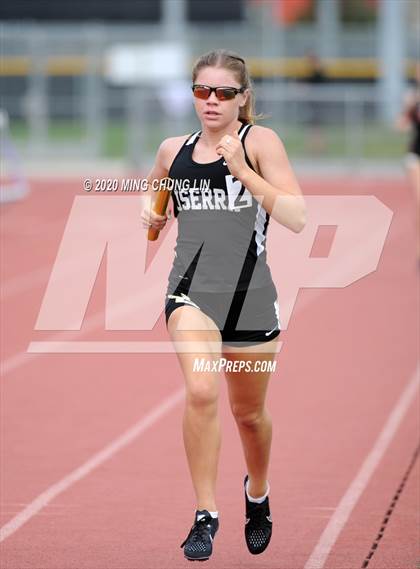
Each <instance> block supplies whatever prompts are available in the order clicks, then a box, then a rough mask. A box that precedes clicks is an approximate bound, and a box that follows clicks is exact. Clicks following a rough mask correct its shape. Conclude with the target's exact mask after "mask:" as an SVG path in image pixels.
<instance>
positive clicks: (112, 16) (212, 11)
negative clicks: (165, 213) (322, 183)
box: [0, 0, 420, 169]
mask: <svg viewBox="0 0 420 569" xmlns="http://www.w3.org/2000/svg"><path fill="white" fill-rule="evenodd" d="M0 21H1V67H0V78H1V104H0V106H1V108H3V109H4V110H5V111H7V113H8V115H9V118H10V133H11V137H12V139H13V141H14V142H15V144H17V146H18V148H19V151H20V152H21V154H22V156H23V157H24V159H25V160H26V161H31V160H37V161H42V160H49V161H50V162H51V167H53V164H54V163H55V161H56V160H60V159H63V160H70V161H71V160H73V161H74V160H80V159H89V160H96V159H98V160H100V159H107V160H118V161H122V162H123V163H124V164H127V165H129V166H130V167H136V168H141V169H143V168H145V167H148V166H149V165H150V162H151V160H152V159H153V156H154V154H155V152H156V150H157V146H158V144H159V143H160V141H161V140H162V139H163V138H164V137H166V136H175V135H179V134H184V133H187V132H190V131H191V130H193V129H196V128H197V126H198V123H197V120H196V118H195V115H194V110H193V105H192V98H191V91H190V77H189V70H190V67H191V64H192V62H193V61H194V59H195V58H196V57H197V56H199V55H200V54H202V53H203V52H205V51H207V50H210V49H214V48H219V47H224V48H228V49H233V50H235V51H237V52H239V53H240V54H241V55H242V56H244V57H245V58H246V59H247V61H248V62H249V65H250V69H251V72H252V75H253V78H254V83H255V90H256V97H257V111H258V112H261V113H264V115H266V116H267V119H265V120H262V121H261V124H267V125H269V126H271V127H272V128H274V129H275V130H276V131H277V132H278V134H279V135H280V136H281V138H282V139H283V141H284V143H285V145H286V148H287V150H288V152H289V154H290V156H291V157H292V158H298V159H299V158H302V157H306V158H311V157H313V156H314V155H315V156H317V157H319V158H320V159H323V158H325V159H328V160H332V159H335V160H341V161H342V160H345V161H346V160H351V162H352V164H354V161H355V160H356V161H360V160H382V159H383V160H387V161H389V160H392V159H395V160H397V159H399V158H400V157H401V155H402V154H403V153H404V148H405V135H404V134H401V133H397V132H395V130H394V129H393V121H394V119H395V115H396V113H397V112H398V110H399V108H400V106H401V99H402V94H403V91H404V89H405V85H406V83H407V82H410V81H412V80H413V78H414V68H415V61H416V60H417V59H419V58H420V53H419V37H420V8H419V3H418V2H417V0H230V1H229V2H225V1H224V0H211V1H210V0H120V1H119V2H111V1H109V0H72V1H70V0H60V1H57V0H44V1H43V2H41V3H39V2H31V1H29V0H26V1H20V2H12V1H11V0H4V2H3V3H2V5H1V7H0ZM157 42H159V44H160V45H161V46H162V47H165V46H167V47H169V48H170V47H171V46H175V47H179V49H180V50H181V51H182V52H183V53H184V54H186V58H185V62H186V64H185V66H184V68H183V69H182V71H181V70H180V72H179V73H178V76H173V77H172V78H169V79H165V72H167V71H168V67H169V66H168V62H167V61H165V56H164V53H163V52H162V57H161V58H160V60H159V54H157V57H158V60H157V61H158V62H159V63H157V61H156V60H154V61H150V62H149V63H148V64H147V63H145V61H144V58H140V59H143V61H141V62H139V65H138V68H137V70H136V71H135V72H134V74H132V77H131V78H130V76H129V75H130V74H129V72H128V75H127V76H126V77H125V78H124V77H123V78H121V77H117V76H116V74H115V61H114V64H112V61H113V60H112V54H115V50H116V49H119V48H122V47H124V48H125V49H126V52H127V51H129V50H130V49H131V48H133V54H135V53H137V54H138V53H141V50H142V49H144V50H147V49H148V48H149V47H150V46H151V45H154V46H156V44H157ZM136 50H137V51H136ZM133 57H134V55H133ZM119 61H120V60H119ZM134 61H135V60H134ZM148 66H150V67H153V68H154V69H155V70H161V71H163V73H164V74H163V75H162V76H160V75H159V73H157V74H156V77H155V78H150V77H149V76H148V70H147V67H148ZM143 72H144V73H143ZM149 72H150V69H149ZM149 75H150V73H149Z"/></svg>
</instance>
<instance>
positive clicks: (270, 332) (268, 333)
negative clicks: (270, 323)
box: [265, 326, 278, 336]
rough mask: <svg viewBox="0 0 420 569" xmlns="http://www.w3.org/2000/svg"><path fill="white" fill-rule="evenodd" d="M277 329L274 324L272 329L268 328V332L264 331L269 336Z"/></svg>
mask: <svg viewBox="0 0 420 569" xmlns="http://www.w3.org/2000/svg"><path fill="white" fill-rule="evenodd" d="M277 329H278V328H277V326H275V327H274V328H273V329H272V330H270V331H269V332H266V333H265V335H266V336H269V335H270V334H272V333H273V332H274V331H275V330H277Z"/></svg>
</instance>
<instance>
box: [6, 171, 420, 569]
mask: <svg viewBox="0 0 420 569" xmlns="http://www.w3.org/2000/svg"><path fill="white" fill-rule="evenodd" d="M302 187H303V189H304V192H305V194H317V195H318V194H337V193H338V192H339V193H340V194H352V195H356V194H360V195H375V196H376V197H377V198H378V199H380V200H381V201H382V202H383V203H385V204H386V205H387V206H388V207H389V208H390V209H391V210H392V211H393V212H394V216H393V219H392V224H391V227H390V230H389V233H388V236H387V239H386V242H385V247H384V250H383V253H382V255H381V258H380V262H379V265H378V268H377V270H376V271H375V272H374V273H372V274H370V275H368V276H366V277H364V278H362V279H360V280H358V281H357V282H355V283H354V284H352V285H351V286H348V287H345V288H342V289H336V288H325V289H321V290H315V289H306V290H303V291H301V292H300V293H299V297H298V299H297V303H296V305H295V307H294V312H293V314H292V318H291V320H290V323H289V326H288V329H287V330H285V331H283V332H282V334H281V339H282V341H283V346H282V350H281V352H280V353H279V354H278V356H277V361H278V364H277V370H276V373H275V374H274V375H273V376H272V379H271V384H270V389H269V397H268V408H269V411H270V413H271V415H272V417H273V427H274V433H273V435H274V437H273V447H272V462H271V469H270V484H271V489H272V490H271V498H270V500H271V507H272V516H273V520H274V530H273V539H272V542H271V544H270V547H269V549H268V550H267V551H266V552H265V553H264V554H263V555H261V556H258V557H253V556H250V555H249V553H248V552H247V550H246V546H245V543H244V538H243V521H244V511H243V490H242V480H243V476H244V473H245V465H244V461H243V458H242V452H241V448H240V441H239V437H238V435H237V432H236V428H235V425H234V422H233V420H232V417H231V415H230V411H229V409H228V405H227V398H226V392H225V390H224V389H223V391H222V394H221V401H220V414H221V420H222V427H223V442H222V453H221V460H220V466H219V479H218V494H217V504H218V509H219V515H220V523H221V526H220V531H219V533H218V535H217V537H216V539H215V551H214V554H213V557H212V559H211V560H210V561H209V562H208V566H209V567H210V566H211V567H214V568H217V569H225V568H229V569H230V568H232V569H235V568H241V569H244V568H251V567H257V568H261V569H262V568H264V569H304V568H305V567H306V569H309V567H315V566H316V565H308V560H309V559H310V558H311V555H312V553H313V552H314V550H315V547H316V546H317V544H318V542H319V540H320V538H321V535H322V533H323V531H324V529H325V528H326V527H327V524H328V523H329V521H330V520H331V518H332V516H333V514H334V512H335V511H336V512H340V511H342V504H341V505H340V501H341V500H342V498H343V496H345V495H346V493H347V495H348V492H349V488H351V485H352V483H353V482H354V480H355V479H356V478H357V476H358V474H360V469H361V468H362V467H363V465H366V461H367V460H368V458H369V456H370V457H371V458H372V456H373V455H372V454H371V453H372V450H373V449H376V450H377V449H378V447H377V444H378V437H379V436H380V434H381V432H384V431H383V429H385V431H386V433H388V443H389V444H386V445H385V446H383V451H384V452H383V455H380V456H379V458H378V459H377V462H376V463H375V465H374V467H373V469H372V471H371V475H370V476H368V478H367V480H365V482H366V483H365V485H364V486H363V487H362V488H359V490H360V492H359V493H360V496H359V497H356V498H355V493H354V491H353V493H352V494H351V493H350V500H353V505H352V507H351V508H350V512H349V517H348V519H346V520H344V522H343V523H342V526H341V527H340V530H339V531H338V535H337V539H336V540H335V541H334V543H332V544H331V546H330V547H329V549H328V552H327V555H326V560H325V562H324V561H322V563H321V564H319V565H317V566H319V567H321V566H323V567H325V568H328V569H359V568H361V567H362V566H363V563H364V560H365V558H366V557H367V555H368V554H369V552H370V550H371V547H372V544H373V543H374V542H375V540H376V538H377V535H378V532H379V531H380V529H381V526H382V525H383V521H384V518H385V516H386V513H387V510H389V508H390V506H391V503H392V500H393V497H394V495H395V494H396V492H397V490H398V488H399V486H400V484H401V482H402V481H403V478H404V475H405V473H406V472H407V469H408V468H409V466H410V461H412V458H413V455H414V453H415V450H416V448H417V444H418V442H417V439H418V434H419V414H418V391H417V395H416V396H414V397H413V396H410V397H409V396H408V395H407V393H408V392H407V391H406V388H407V386H408V385H411V387H413V377H414V373H415V371H416V368H417V360H418V348H417V345H418V344H417V342H418V340H419V334H418V308H419V307H418V297H417V292H418V271H417V266H416V260H415V223H414V212H413V199H412V196H411V194H410V192H409V190H408V188H407V186H406V183H405V180H404V179H403V178H395V179H381V180H378V179H376V180H370V179H361V178H360V179H357V178H355V179H353V180H348V179H338V178H335V179H331V178H329V179H327V180H321V179H316V180H314V179H311V180H302ZM80 188H81V184H80V183H79V182H77V183H75V182H74V181H73V182H61V181H57V180H56V181H48V182H47V181H44V182H41V181H38V182H34V184H33V185H32V192H31V194H30V195H29V197H28V198H27V199H26V200H25V201H23V202H19V203H14V204H9V205H7V206H5V207H3V208H2V211H1V235H2V243H3V245H2V248H3V251H2V282H3V288H2V361H3V363H4V365H5V367H4V370H5V373H4V377H3V380H2V393H1V405H2V425H1V443H2V444H1V450H2V459H3V460H2V476H1V484H2V489H1V490H2V491H1V502H2V503H1V524H2V526H3V527H4V528H7V527H9V528H10V527H12V530H11V533H10V535H9V536H8V537H6V538H5V539H4V540H3V542H2V543H1V548H2V549H1V567H2V568H3V569H26V568H30V569H88V568H89V569H178V568H181V567H190V566H191V565H190V564H189V563H188V562H187V561H185V560H184V559H183V554H182V550H181V549H180V547H179V546H180V543H181V542H182V540H183V539H184V537H185V535H186V533H187V532H188V530H189V528H190V526H191V523H192V517H193V510H194V507H195V504H194V499H193V492H192V487H191V484H190V479H189V473H188V468H187V464H186V459H185V455H184V450H183V444H182V436H181V417H182V393H181V395H180V389H182V387H183V379H182V375H181V372H180V369H179V367H178V364H177V360H176V356H175V355H174V354H169V353H167V354H158V355H156V354H28V353H26V349H27V347H28V344H29V342H31V341H33V340H37V339H38V340H39V339H43V338H46V337H48V336H51V333H49V334H47V333H45V332H39V331H35V330H34V325H35V321H36V318H37V315H38V311H39V308H40V304H41V301H42V298H43V295H44V292H45V287H46V284H47V282H48V278H49V275H50V272H51V267H52V264H53V262H54V260H55V256H56V253H57V247H58V244H59V242H60V239H61V237H62V233H63V229H64V226H65V223H66V220H67V216H68V213H69V211H70V207H71V204H72V201H73V198H74V195H75V194H76V193H77V194H81V193H82V192H81V190H80ZM270 245H272V243H270V236H269V244H268V246H269V249H270ZM102 270H103V269H102V268H101V271H102ZM98 282H99V281H98ZM63 302H65V291H63ZM103 303H104V291H103V290H102V289H101V287H99V290H96V291H95V293H94V295H93V297H92V299H91V302H90V304H89V308H88V314H87V316H89V314H93V313H95V312H97V311H98V310H101V309H102V308H103ZM153 333H154V334H156V333H157V334H159V337H160V338H162V339H165V340H168V337H167V336H166V335H165V331H164V327H163V322H162V319H161V320H160V322H159V325H158V326H157V330H154V331H153ZM104 335H106V334H105V332H104V331H103V330H101V329H98V330H97V331H96V333H95V334H91V337H92V338H94V339H98V338H99V339H101V338H103V337H104ZM114 337H119V336H118V335H117V334H115V335H114V336H112V338H114ZM125 337H126V336H124V338H125ZM127 337H128V336H127ZM129 337H130V338H131V339H136V335H135V333H133V332H131V333H130V335H129ZM410 381H411V383H410ZM177 392H178V399H177V400H176V401H175V402H174V404H173V405H172V407H170V408H169V410H168V411H167V412H166V413H162V414H161V416H159V417H157V418H156V419H155V421H154V422H153V423H151V424H150V425H148V426H147V425H143V427H144V430H141V428H142V427H141V426H140V430H141V432H140V433H139V434H138V436H137V437H134V438H133V439H132V440H131V442H129V444H127V445H126V446H124V447H122V448H121V449H120V450H118V451H117V452H115V453H114V454H112V456H111V457H110V458H109V459H108V460H104V461H102V462H101V463H100V464H98V466H97V467H92V469H91V470H90V471H89V472H88V473H87V474H86V475H85V476H81V477H80V479H79V480H76V481H75V482H74V483H71V481H70V482H69V481H68V479H66V477H67V476H68V475H69V474H70V473H72V472H73V471H75V470H76V469H77V468H79V467H80V466H82V465H83V464H85V463H86V461H88V460H90V459H91V458H92V457H93V456H97V453H98V452H99V451H101V450H102V449H103V448H105V447H107V446H108V445H109V444H110V443H111V442H112V441H114V440H115V439H117V438H118V437H120V435H122V434H123V433H125V432H126V431H127V430H128V429H130V428H131V427H132V426H133V425H135V424H136V423H138V422H139V421H141V420H142V418H144V417H147V416H148V415H149V414H150V412H151V411H153V410H154V409H156V408H159V406H161V405H162V402H164V401H165V400H167V398H168V397H170V396H171V395H173V394H174V393H177ZM404 393H405V394H406V397H407V398H408V399H407V398H406V399H405V401H406V403H405V407H404V405H403V403H401V399H400V398H401V396H402V395H403V394H404ZM411 393H413V391H412V392H411ZM407 401H408V403H407ZM399 402H400V403H399ZM398 410H399V411H400V421H398V422H397V424H396V426H395V429H394V430H395V433H394V434H392V433H391V435H390V434H389V433H390V430H389V428H388V430H386V429H387V425H388V427H389V422H390V420H391V419H392V417H393V416H394V417H395V413H396V412H398ZM393 413H394V415H392V414H393ZM386 433H385V434H386ZM379 442H380V441H379ZM375 445H376V446H375ZM376 456H377V457H378V455H376ZM373 458H374V456H373ZM63 479H66V480H67V484H66V485H65V488H63V491H61V492H58V493H57V494H56V497H55V498H53V499H51V501H49V502H48V501H47V503H45V505H44V507H38V508H36V504H37V503H36V502H35V503H34V500H35V499H36V498H38V497H39V496H40V495H41V494H42V493H43V492H45V491H51V488H53V489H54V488H56V487H54V485H55V484H56V483H57V482H59V481H60V480H63ZM418 481H419V460H418V458H417V460H415V462H414V466H413V467H412V469H411V470H410V471H409V473H408V476H407V479H406V483H405V484H404V486H403V487H402V489H400V493H399V495H398V500H397V501H396V502H395V503H394V505H393V507H392V512H391V515H390V516H389V520H388V521H387V523H386V524H385V525H384V527H383V530H384V532H383V537H382V539H380V541H379V545H378V548H377V549H376V550H375V552H374V555H373V556H372V557H371V560H370V562H369V564H368V568H369V569H388V568H389V569H409V568H413V569H414V568H415V567H416V560H417V559H418V550H417V544H416V541H417V539H416V538H418V533H417V532H418V529H417V528H418V527H419V521H420V520H419V491H418ZM56 490H57V488H56ZM353 490H354V489H353ZM351 496H353V498H352V497H351ZM27 507H29V509H25V508H27ZM21 512H23V515H24V518H22V519H21V522H22V520H23V521H24V523H21V522H19V518H15V516H17V515H18V514H19V513H21ZM9 522H11V523H12V525H8V524H9ZM13 524H14V525H13ZM13 528H14V530H13Z"/></svg>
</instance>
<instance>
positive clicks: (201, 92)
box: [193, 86, 210, 99]
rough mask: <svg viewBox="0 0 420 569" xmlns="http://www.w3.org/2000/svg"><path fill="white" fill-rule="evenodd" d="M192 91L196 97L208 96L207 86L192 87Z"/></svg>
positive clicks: (203, 97)
mask: <svg viewBox="0 0 420 569" xmlns="http://www.w3.org/2000/svg"><path fill="white" fill-rule="evenodd" d="M193 93H194V97H197V99H208V98H209V97H210V89H209V87H198V86H197V87H193Z"/></svg>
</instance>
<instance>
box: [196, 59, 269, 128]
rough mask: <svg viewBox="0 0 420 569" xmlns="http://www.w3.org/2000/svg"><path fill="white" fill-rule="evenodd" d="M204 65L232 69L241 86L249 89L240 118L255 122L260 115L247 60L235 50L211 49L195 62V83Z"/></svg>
mask: <svg viewBox="0 0 420 569" xmlns="http://www.w3.org/2000/svg"><path fill="white" fill-rule="evenodd" d="M204 67H223V68H224V69H228V70H229V71H232V73H233V74H234V76H235V79H236V80H237V81H238V83H239V84H240V85H241V87H244V88H245V89H248V91H249V92H248V97H247V100H246V103H245V105H244V106H243V107H240V109H239V117H238V119H239V120H240V121H241V122H244V123H250V124H254V122H255V120H256V119H257V118H259V117H257V116H256V115H255V108H254V105H255V97H254V91H253V88H252V81H251V77H250V75H249V72H248V69H247V67H246V63H245V60H244V59H243V58H242V57H240V56H239V55H237V54H236V53H234V52H233V51H228V50H226V49H216V50H213V51H209V52H208V53H205V54H204V55H201V56H200V57H199V58H198V59H197V61H196V62H195V64H194V67H193V70H192V80H193V83H195V81H196V79H197V75H198V74H199V72H200V71H201V69H203V68H204Z"/></svg>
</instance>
